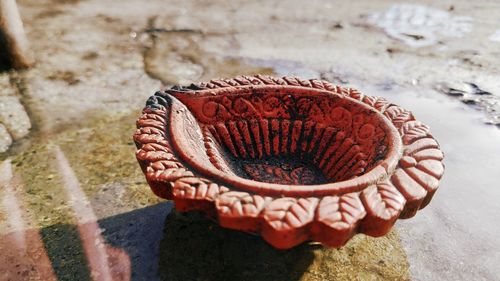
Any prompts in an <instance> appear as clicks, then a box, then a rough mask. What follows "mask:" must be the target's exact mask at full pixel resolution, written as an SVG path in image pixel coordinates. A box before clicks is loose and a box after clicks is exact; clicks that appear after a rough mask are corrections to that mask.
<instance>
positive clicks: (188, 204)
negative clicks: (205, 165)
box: [172, 176, 229, 216]
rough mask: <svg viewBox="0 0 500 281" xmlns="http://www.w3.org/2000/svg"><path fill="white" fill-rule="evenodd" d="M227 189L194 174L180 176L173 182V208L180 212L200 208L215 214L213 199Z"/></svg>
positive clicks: (207, 212)
mask: <svg viewBox="0 0 500 281" xmlns="http://www.w3.org/2000/svg"><path fill="white" fill-rule="evenodd" d="M227 191H229V189H228V188H227V187H225V186H221V185H218V184H216V183H212V182H210V181H208V180H206V179H202V178H198V177H195V176H191V177H182V178H179V179H178V180H176V181H175V182H174V183H173V188H172V194H173V197H174V202H175V208H176V209H177V210H179V211H181V212H186V211H195V210H200V211H204V212H205V213H206V214H207V215H209V216H214V215H215V211H214V209H215V207H214V203H213V201H214V200H215V198H217V197H218V196H219V195H220V194H221V193H224V192H227Z"/></svg>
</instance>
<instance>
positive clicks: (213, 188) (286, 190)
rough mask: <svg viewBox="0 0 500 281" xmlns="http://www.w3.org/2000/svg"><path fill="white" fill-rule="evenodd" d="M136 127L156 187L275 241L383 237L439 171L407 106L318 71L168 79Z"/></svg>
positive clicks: (437, 155) (182, 207)
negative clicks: (186, 82)
mask: <svg viewBox="0 0 500 281" xmlns="http://www.w3.org/2000/svg"><path fill="white" fill-rule="evenodd" d="M137 127H138V130H137V132H136V133H135V135H134V141H135V143H136V145H137V147H138V151H137V159H138V160H139V163H140V165H141V167H142V170H143V171H144V173H145V175H146V179H147V181H148V183H149V184H150V186H151V188H152V190H153V191H154V192H155V194H157V195H158V196H160V197H162V198H166V199H173V200H174V202H175V207H176V209H177V210H179V211H202V212H204V213H205V214H206V215H207V216H209V217H211V218H213V219H216V220H217V221H218V222H219V224H220V225H221V226H223V227H227V228H232V229H236V230H241V231H246V232H253V233H258V234H261V235H262V237H263V238H264V239H265V240H266V241H267V242H269V243H270V244H272V245H273V246H274V247H276V248H282V249H286V248H291V247H293V246H296V245H298V244H300V243H302V242H304V241H310V240H312V241H318V242H321V243H322V244H323V245H325V246H329V247H340V246H342V245H344V244H345V243H346V242H347V241H348V240H349V239H350V238H351V237H352V236H353V235H354V234H356V233H365V234H367V235H371V236H382V235H384V234H386V233H387V232H388V231H389V230H390V228H391V227H392V225H393V224H394V222H395V221H396V219H398V218H409V217H412V216H414V215H415V214H416V212H417V210H419V209H421V208H423V207H425V206H426V205H427V204H428V203H429V202H430V200H431V198H432V196H433V195H434V193H435V191H436V190H437V188H438V183H439V180H440V178H441V176H442V175H443V172H444V166H443V164H442V159H443V153H442V152H441V150H440V149H439V145H438V143H437V142H436V141H435V140H434V138H433V137H432V135H431V134H430V133H429V128H428V127H427V126H426V125H424V124H422V123H421V122H419V121H417V120H415V118H414V116H413V115H412V113H411V112H409V111H407V110H405V109H403V108H401V107H399V106H397V105H394V104H391V103H390V102H388V101H387V100H385V99H383V98H378V97H371V96H366V95H363V94H362V93H360V92H358V91H357V90H354V89H351V88H343V87H340V86H335V85H333V84H331V83H329V82H325V81H319V80H302V79H299V78H289V77H284V78H274V77H268V76H260V75H257V76H251V77H248V76H244V77H236V78H234V79H223V80H212V81H210V82H208V83H200V84H196V85H195V84H192V85H191V86H188V87H174V88H172V89H169V90H166V91H164V92H158V93H156V94H155V95H154V96H152V97H151V98H150V99H149V100H148V102H147V106H146V108H145V109H144V111H143V115H142V116H141V117H140V118H139V119H138V121H137Z"/></svg>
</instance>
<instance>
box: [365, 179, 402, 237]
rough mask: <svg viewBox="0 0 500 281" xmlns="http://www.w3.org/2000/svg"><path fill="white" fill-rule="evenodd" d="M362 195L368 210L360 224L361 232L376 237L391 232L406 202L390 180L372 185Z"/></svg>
mask: <svg viewBox="0 0 500 281" xmlns="http://www.w3.org/2000/svg"><path fill="white" fill-rule="evenodd" d="M360 197H361V201H362V202H363V204H364V206H365V210H366V217H365V218H364V219H363V221H362V222H361V225H360V229H361V232H363V233H365V234H368V235H371V236H375V237H378V236H382V235H385V234H386V233H387V232H389V230H390V229H391V227H392V225H393V224H394V222H395V221H396V220H397V219H398V217H399V215H400V214H401V212H402V211H403V208H404V205H405V202H406V200H405V198H404V197H403V195H402V194H401V193H400V192H399V191H398V190H397V189H396V187H394V186H393V185H392V184H391V183H390V182H383V183H379V184H377V185H372V186H370V187H368V188H366V189H365V190H363V192H361V196H360Z"/></svg>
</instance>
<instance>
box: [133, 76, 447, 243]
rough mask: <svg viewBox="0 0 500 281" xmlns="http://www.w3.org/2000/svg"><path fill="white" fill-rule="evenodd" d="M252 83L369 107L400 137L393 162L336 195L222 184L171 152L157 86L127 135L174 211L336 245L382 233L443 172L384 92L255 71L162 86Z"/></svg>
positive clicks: (287, 239) (426, 136)
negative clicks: (131, 136) (376, 93)
mask: <svg viewBox="0 0 500 281" xmlns="http://www.w3.org/2000/svg"><path fill="white" fill-rule="evenodd" d="M255 85H259V86H264V85H274V86H276V85H281V86H283V87H301V88H307V89H318V90H321V91H328V92H331V93H332V94H336V95H342V96H343V97H345V98H349V99H353V100H356V101H358V102H359V103H363V104H365V105H368V106H370V107H372V108H373V109H375V110H376V111H378V112H380V114H382V115H383V116H385V117H386V118H388V120H390V122H391V123H392V124H393V125H394V128H395V129H396V130H397V131H398V132H399V136H400V137H401V141H402V144H403V147H402V154H401V155H400V156H399V163H398V164H397V165H396V168H395V169H394V170H393V171H388V173H389V176H388V177H384V178H381V179H378V180H377V182H376V183H373V184H370V185H369V186H366V187H364V188H363V189H362V190H356V191H355V192H350V193H342V194H336V193H333V194H327V195H325V194H324V193H323V194H320V195H315V194H314V193H313V194H312V195H311V196H269V195H268V194H267V195H266V194H259V193H256V192H252V191H251V190H241V189H238V188H237V187H235V186H232V185H228V184H226V185H222V184H220V181H214V180H211V179H210V178H204V177H202V176H201V175H199V174H197V173H196V171H191V170H190V168H188V167H187V166H186V165H185V163H184V162H183V161H182V160H181V159H180V158H179V157H178V156H177V153H176V151H174V149H173V145H172V143H171V141H170V140H169V138H168V136H167V133H166V132H167V130H168V122H169V121H168V120H167V119H168V118H167V117H168V114H169V110H170V109H171V103H169V101H167V100H165V98H164V94H163V93H162V92H159V93H157V94H156V95H154V96H152V97H151V98H150V99H149V100H148V102H147V106H146V108H145V109H144V110H143V114H142V116H141V117H140V118H139V119H138V120H137V128H138V129H137V131H136V133H135V134H134V141H135V143H136V146H137V148H138V150H137V152H136V156H137V159H138V161H139V164H140V166H141V168H142V170H143V172H144V173H145V175H146V179H147V181H148V183H149V185H150V186H151V189H152V190H153V192H154V193H155V194H156V195H158V196H160V197H162V198H166V199H173V200H174V202H175V207H176V209H177V210H179V211H202V212H204V213H205V214H206V215H207V216H209V217H211V218H213V219H216V220H217V221H218V222H219V224H220V225H221V226H223V227H227V228H232V229H236V230H240V231H246V232H253V233H258V234H261V235H262V237H263V238H264V239H265V240H266V241H267V242H269V243H270V244H271V245H273V246H274V247H276V248H281V249H286V248H291V247H293V246H296V245H298V244H300V243H302V242H304V241H309V240H314V241H318V242H321V243H323V244H324V245H325V246H329V247H340V246H342V245H344V244H345V243H346V242H347V241H348V240H349V239H350V238H351V237H352V236H353V235H354V234H356V233H364V234H367V235H371V236H382V235H385V234H386V233H387V232H388V231H389V230H390V229H391V227H392V225H393V224H394V222H395V221H396V219H398V218H410V217H412V216H414V215H415V214H416V212H417V211H418V210H419V209H421V208H423V207H425V206H426V205H427V204H428V203H429V202H430V200H431V199H432V196H433V195H434V193H435V192H436V190H437V188H438V184H439V180H440V179H441V177H442V175H443V173H444V165H443V163H442V160H443V157H444V156H443V153H442V151H441V150H440V149H439V144H438V143H437V142H436V140H435V139H434V138H433V137H432V135H431V134H430V132H429V127H428V126H426V125H424V124H422V123H421V122H419V121H417V120H415V118H414V116H413V115H412V114H411V112H409V111H408V110H406V109H403V108H401V107H399V106H397V105H394V104H392V103H389V102H388V101H386V100H385V99H383V98H379V97H372V96H365V95H363V94H362V93H360V92H359V91H357V90H355V89H351V88H344V87H340V86H335V85H333V84H331V83H329V82H326V81H321V80H315V79H311V80H304V79H300V78H291V77H283V78H275V77H270V76H262V75H257V76H241V77H236V78H233V79H222V80H212V81H210V82H208V83H200V84H192V85H190V86H188V87H178V86H176V87H174V88H172V89H171V90H167V92H168V91H176V92H180V91H186V92H191V91H205V90H210V89H220V88H229V89H230V88H231V87H253V86H255Z"/></svg>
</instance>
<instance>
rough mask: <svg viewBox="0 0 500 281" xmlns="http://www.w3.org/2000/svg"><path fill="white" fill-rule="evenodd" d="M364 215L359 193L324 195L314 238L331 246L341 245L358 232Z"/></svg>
mask: <svg viewBox="0 0 500 281" xmlns="http://www.w3.org/2000/svg"><path fill="white" fill-rule="evenodd" d="M364 216H365V209H364V208H363V204H362V203H361V200H360V199H359V194H358V193H349V194H345V195H342V196H340V197H339V196H326V197H323V198H322V199H321V201H320V203H319V205H318V208H317V210H316V222H315V225H314V227H313V230H312V235H313V239H314V240H316V241H320V242H321V243H323V244H324V245H326V246H329V247H340V246H342V245H344V244H345V243H346V242H347V241H348V240H349V238H351V237H352V236H353V235H354V234H355V233H356V227H357V225H358V223H359V221H360V220H361V219H362V218H363V217H364Z"/></svg>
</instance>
